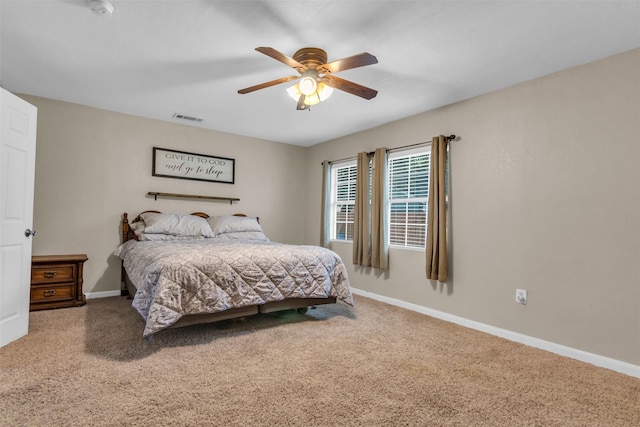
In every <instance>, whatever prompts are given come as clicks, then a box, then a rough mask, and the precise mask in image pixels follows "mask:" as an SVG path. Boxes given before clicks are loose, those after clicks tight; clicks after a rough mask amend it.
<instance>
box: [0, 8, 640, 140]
mask: <svg viewBox="0 0 640 427" xmlns="http://www.w3.org/2000/svg"><path fill="white" fill-rule="evenodd" d="M111 3H112V4H113V6H114V7H115V12H114V13H113V15H112V16H110V17H100V16H97V15H95V14H93V13H91V12H90V10H89V7H88V5H87V0H0V24H1V26H0V37H1V38H0V42H1V44H0V84H1V85H2V86H3V87H4V88H5V89H7V90H9V91H12V92H14V93H24V94H29V95H36V96H41V97H45V98H52V99H58V100H62V101H68V102H73V103H78V104H83V105H88V106H92V107H97V108H103V109H107V110H113V111H118V112H122V113H127V114H134V115H138V116H143V117H150V118H155V119H159V120H165V121H170V122H176V123H182V124H187V125H194V126H198V127H203V128H209V129H215V130H219V131H224V132H230V133H235V134H240V135H248V136H252V137H257V138H262V139H267V140H273V141H280V142H284V143H288V144H295V145H300V146H311V145H314V144H317V143H319V142H323V141H327V140H330V139H333V138H337V137H340V136H343V135H347V134H351V133H354V132H357V131H360V130H363V129H368V128H372V127H375V126H379V125H381V124H384V123H388V122H391V121H394V120H398V119H401V118H403V117H407V116H411V115H415V114H418V113H421V112H424V111H428V110H431V109H433V108H436V107H439V106H443V105H447V104H451V103H454V102H457V101H460V100H464V99H468V98H470V97H473V96H477V95H480V94H483V93H487V92H490V91H493V90H496V89H500V88H503V87H506V86H510V85H513V84H515V83H518V82H522V81H526V80H530V79H533V78H536V77H539V76H543V75H546V74H550V73H553V72H556V71H560V70H563V69H567V68H570V67H573V66H576V65H579V64H583V63H586V62H590V61H594V60H597V59H600V58H603V57H606V56H610V55H613V54H616V53H619V52H623V51H627V50H630V49H633V48H637V47H640V1H614V0H609V1H606V0H603V1H548V0H547V1H542V0H541V1H516V0H513V1H495V0H494V1H478V0H476V1H453V0H452V1H401V0H387V1H373V0H368V1H364V0H359V1H345V0H339V1H322V0H315V1H308V0H292V1H280V0H278V1H274V0H269V1H242V0H234V1H206V0H182V1H178V0H165V1H157V0H156V1H151V0H112V1H111ZM258 46H268V47H273V48H275V49H277V50H279V51H281V52H283V53H284V54H286V55H288V56H293V54H294V52H295V51H296V50H297V49H299V48H301V47H308V46H314V47H320V48H323V49H324V50H326V51H327V52H328V56H329V61H333V60H336V59H340V58H344V57H347V56H351V55H354V54H357V53H360V52H365V51H366V52H369V53H371V54H373V55H375V56H376V57H377V58H378V61H379V63H378V64H375V65H370V66H367V67H362V68H356V69H352V70H347V71H343V72H340V73H338V74H337V76H339V77H342V78H344V79H348V80H351V81H354V82H356V83H359V84H361V85H364V86H367V87H370V88H373V89H376V90H378V92H379V93H378V96H377V97H376V98H373V99H372V100H369V101H367V100H364V99H362V98H358V97H356V96H354V95H350V94H348V93H345V92H341V91H335V92H334V94H333V96H332V97H331V98H330V99H329V100H328V101H326V102H323V103H321V104H319V105H317V106H314V107H312V108H311V111H297V110H296V103H295V102H294V101H293V100H292V99H290V98H289V97H288V96H287V94H286V91H285V89H286V88H287V87H288V86H289V85H290V84H282V85H278V86H273V87H270V88H267V89H263V90H260V91H257V92H253V93H250V94H246V95H239V94H238V93H237V90H238V89H241V88H245V87H248V86H252V85H255V84H258V83H263V82H266V81H270V80H274V79H277V78H279V77H284V76H288V75H293V74H296V72H295V71H294V70H292V69H291V68H289V67H287V66H286V65H284V64H283V63H281V62H278V61H276V60H274V59H272V58H270V57H268V56H265V55H263V54H261V53H259V52H256V51H255V50H254V49H255V48H256V47H258ZM174 113H178V114H184V115H188V116H195V117H199V118H202V119H203V121H202V122H201V123H198V124H191V123H188V122H185V121H183V120H182V121H181V120H178V119H175V118H173V117H172V116H173V114H174Z"/></svg>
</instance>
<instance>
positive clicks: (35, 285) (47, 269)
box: [29, 254, 88, 311]
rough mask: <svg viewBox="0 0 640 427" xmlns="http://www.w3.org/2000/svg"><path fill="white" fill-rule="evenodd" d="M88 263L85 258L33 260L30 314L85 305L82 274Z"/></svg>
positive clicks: (35, 257) (83, 256)
mask: <svg viewBox="0 0 640 427" xmlns="http://www.w3.org/2000/svg"><path fill="white" fill-rule="evenodd" d="M87 259H88V258H87V256H86V255H85V254H74V255H34V256H32V257H31V302H30V304H29V310H30V311H34V310H48V309H52V308H64V307H78V306H81V305H84V304H85V303H86V300H85V297H84V294H83V293H82V283H83V278H82V272H83V265H84V263H85V261H87Z"/></svg>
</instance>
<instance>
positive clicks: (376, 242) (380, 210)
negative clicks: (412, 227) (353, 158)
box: [371, 148, 389, 270]
mask: <svg viewBox="0 0 640 427" xmlns="http://www.w3.org/2000/svg"><path fill="white" fill-rule="evenodd" d="M386 182H387V149H386V148H378V149H376V152H375V154H374V157H373V183H372V187H371V266H372V267H374V268H379V269H380V270H386V269H387V268H388V267H389V246H388V244H387V214H386V213H387V185H386Z"/></svg>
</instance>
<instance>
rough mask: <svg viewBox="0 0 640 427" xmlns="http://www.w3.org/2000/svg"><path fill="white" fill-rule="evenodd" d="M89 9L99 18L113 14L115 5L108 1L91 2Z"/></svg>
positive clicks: (97, 0)
mask: <svg viewBox="0 0 640 427" xmlns="http://www.w3.org/2000/svg"><path fill="white" fill-rule="evenodd" d="M89 9H91V12H93V13H95V14H96V15H98V16H111V15H112V14H113V5H112V4H111V3H109V2H108V1H106V0H89Z"/></svg>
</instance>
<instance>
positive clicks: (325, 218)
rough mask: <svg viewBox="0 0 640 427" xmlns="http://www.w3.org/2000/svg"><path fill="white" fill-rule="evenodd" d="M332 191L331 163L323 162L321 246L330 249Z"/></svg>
mask: <svg viewBox="0 0 640 427" xmlns="http://www.w3.org/2000/svg"><path fill="white" fill-rule="evenodd" d="M330 191H331V162H329V161H328V160H325V161H323V162H322V202H321V205H320V246H322V247H325V248H329V247H330V246H331V236H330V235H329V234H330V231H331V224H330V219H331V215H329V212H328V210H329V205H328V204H329V200H330V197H331V196H330V195H329V192H330Z"/></svg>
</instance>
